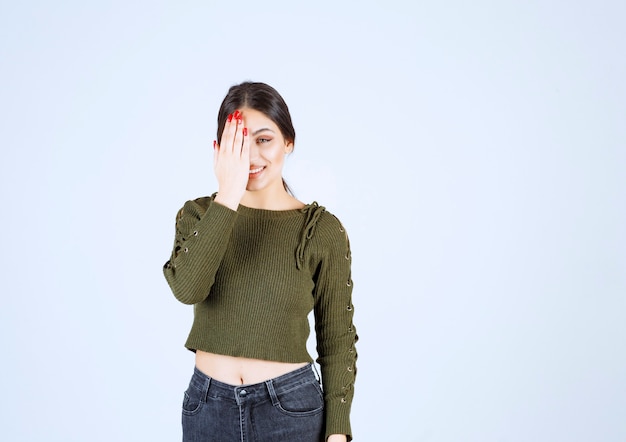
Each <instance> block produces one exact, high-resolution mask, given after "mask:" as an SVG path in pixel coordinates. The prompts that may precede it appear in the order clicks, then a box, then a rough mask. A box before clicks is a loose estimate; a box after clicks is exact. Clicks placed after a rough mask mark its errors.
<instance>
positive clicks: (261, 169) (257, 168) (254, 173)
mask: <svg viewBox="0 0 626 442" xmlns="http://www.w3.org/2000/svg"><path fill="white" fill-rule="evenodd" d="M263 169H265V166H261V167H256V168H254V169H250V172H249V173H250V175H256V174H258V173H260V172H262V171H263Z"/></svg>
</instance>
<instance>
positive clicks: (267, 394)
mask: <svg viewBox="0 0 626 442" xmlns="http://www.w3.org/2000/svg"><path fill="white" fill-rule="evenodd" d="M182 421H183V442H231V441H232V442H235V441H236V442H277V441H298V442H320V441H322V440H323V437H324V398H323V394H322V388H321V386H320V383H319V381H318V380H317V378H316V377H315V375H314V374H313V371H312V369H311V364H309V365H307V366H305V367H302V368H299V369H297V370H294V371H292V372H290V373H287V374H285V375H282V376H279V377H277V378H274V379H270V380H268V381H265V382H261V383H258V384H252V385H229V384H225V383H223V382H219V381H216V380H215V379H212V378H210V377H209V376H207V375H205V374H204V373H202V372H201V371H200V370H198V369H197V368H194V373H193V376H192V377H191V381H190V382H189V388H188V389H187V391H185V395H184V399H183V417H182Z"/></svg>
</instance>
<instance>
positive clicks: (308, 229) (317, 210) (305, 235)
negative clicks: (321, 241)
mask: <svg viewBox="0 0 626 442" xmlns="http://www.w3.org/2000/svg"><path fill="white" fill-rule="evenodd" d="M325 210H326V208H325V207H323V206H320V205H319V204H317V202H315V201H313V202H312V203H311V204H308V205H306V206H305V207H304V208H302V212H303V213H306V219H305V221H304V227H303V229H302V232H301V233H300V242H299V243H298V247H297V248H296V268H297V269H298V270H300V269H302V266H303V265H304V248H305V246H306V242H307V241H308V240H309V239H311V238H312V237H313V233H315V226H316V225H317V221H318V220H319V219H320V216H322V213H324V211H325Z"/></svg>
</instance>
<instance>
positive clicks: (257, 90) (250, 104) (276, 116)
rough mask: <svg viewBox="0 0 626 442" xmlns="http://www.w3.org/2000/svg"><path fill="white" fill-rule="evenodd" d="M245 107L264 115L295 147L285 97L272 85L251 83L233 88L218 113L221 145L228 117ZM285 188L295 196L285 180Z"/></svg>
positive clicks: (247, 82) (218, 131)
mask: <svg viewBox="0 0 626 442" xmlns="http://www.w3.org/2000/svg"><path fill="white" fill-rule="evenodd" d="M244 107H247V108H249V109H254V110H256V111H259V112H261V113H263V114H264V115H265V116H266V117H267V118H269V119H270V120H272V121H273V122H274V123H275V124H276V126H278V129H279V130H280V133H281V134H282V136H283V138H284V139H285V141H286V142H288V143H291V144H292V145H295V141H296V130H295V129H294V127H293V123H292V122H291V114H290V113H289V108H288V107H287V103H285V100H283V97H281V96H280V94H279V93H278V91H276V89H274V88H273V87H271V86H270V85H267V84H265V83H257V82H250V81H246V82H243V83H241V84H237V85H234V86H231V88H230V89H229V90H228V93H227V94H226V97H224V100H223V101H222V105H221V106H220V110H219V112H218V113H217V142H218V143H221V139H222V132H224V125H225V124H226V119H227V118H228V115H230V114H232V113H234V112H235V111H236V110H237V109H241V108H244ZM283 187H284V188H285V190H286V191H287V192H288V193H289V194H290V195H293V192H292V191H291V189H290V188H289V186H288V185H287V183H286V182H285V180H284V179H283Z"/></svg>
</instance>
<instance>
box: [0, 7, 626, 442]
mask: <svg viewBox="0 0 626 442" xmlns="http://www.w3.org/2000/svg"><path fill="white" fill-rule="evenodd" d="M625 17H626V7H625V6H624V3H623V2H621V1H617V0H615V1H593V2H592V1H588V0H587V1H585V0H583V1H576V2H572V1H565V0H561V1H558V0H555V1H539V0H531V1H508V2H507V1H504V2H503V1H496V0H490V1H489V0H482V1H481V0H478V1H473V2H463V1H458V0H457V1H442V2H425V1H413V2H409V1H397V0H387V1H385V2H382V1H380V2H374V1H360V2H356V1H355V2H343V3H340V2H331V1H328V2H324V1H322V2H319V1H318V2H301V3H299V2H295V1H290V2H287V1H285V2H277V1H273V2H272V1H268V2H260V1H221V2H219V3H218V2H214V1H192V0H181V1H176V2H174V1H169V2H164V1H107V2H104V1H101V2H90V1H67V0H66V1H62V2H52V1H49V2H43V1H24V2H9V1H3V2H2V6H0V64H1V69H0V88H1V89H0V145H1V148H2V156H1V160H0V161H1V165H0V172H1V185H2V187H1V198H2V200H1V201H2V205H1V207H2V217H1V221H0V222H1V223H2V224H1V226H0V227H1V230H0V231H1V235H2V237H1V240H2V243H1V245H2V250H3V252H2V253H1V254H0V272H1V277H2V286H1V293H2V308H1V309H0V348H1V357H2V361H3V362H2V364H1V365H0V373H1V376H0V407H1V409H0V439H2V440H6V441H64V442H66V441H173V440H180V424H179V420H180V403H181V400H182V392H183V390H184V388H185V386H186V384H187V382H188V379H189V376H190V375H191V370H192V367H193V358H192V354H191V353H190V352H188V351H187V350H185V349H184V348H183V343H184V340H185V338H186V335H187V332H188V329H189V326H190V324H191V322H190V321H191V315H192V310H191V308H190V307H188V306H184V305H182V304H179V303H178V302H177V301H176V300H175V299H174V297H173V296H172V295H171V293H170V291H169V288H168V286H167V284H166V282H165V279H164V278H163V276H162V270H161V268H162V265H163V263H164V262H165V261H166V260H167V258H168V256H169V253H170V247H171V245H172V242H173V235H174V216H175V214H176V211H177V210H178V209H179V207H181V206H182V204H183V203H184V201H185V200H187V199H191V198H195V197H198V196H202V195H208V194H210V193H212V192H213V191H215V190H216V181H215V179H214V177H213V173H212V147H211V146H212V140H213V139H214V138H215V130H216V122H215V119H216V113H217V109H218V107H219V104H220V102H221V100H222V98H223V97H224V95H225V93H226V91H227V89H228V87H229V86H231V85H232V84H235V83H238V82H241V81H243V80H255V81H264V82H267V83H269V84H271V85H272V86H274V87H275V88H276V89H278V91H279V92H280V93H281V94H282V95H283V96H284V98H285V99H286V101H287V103H288V104H289V106H290V109H291V111H292V116H293V120H294V124H295V126H296V131H297V140H296V150H295V152H294V154H293V155H292V156H291V157H290V158H289V160H288V162H287V169H286V172H285V173H286V177H287V180H288V182H289V183H290V185H291V186H292V187H293V189H294V190H295V192H296V194H297V196H298V197H299V198H300V199H301V200H303V201H305V202H311V201H313V200H316V201H318V202H319V203H320V204H322V205H324V206H326V207H327V208H328V210H330V211H331V212H333V213H334V214H336V215H337V216H338V217H339V218H340V219H341V220H342V221H343V223H344V224H345V225H346V227H347V228H348V232H349V233H350V239H351V243H352V250H353V257H354V261H353V266H354V268H353V277H354V280H355V291H354V302H355V305H356V310H355V312H356V314H355V322H356V325H357V328H358V332H359V335H360V338H361V340H360V342H359V345H358V350H359V374H358V379H357V385H356V387H357V393H356V398H355V402H354V406H353V430H354V434H355V440H356V441H395V440H407V441H420V442H422V441H424V442H425V441H428V442H457V441H462V442H464V441H476V442H491V441H494V442H505V441H506V442H518V441H519V442H522V441H523V442H528V441H550V442H553V441H568V442H571V441H611V442H612V441H615V442H617V441H620V442H623V441H625V440H626V424H625V423H624V413H625V411H626V351H625V350H626V320H625V316H626V233H625V227H624V226H626V178H625V173H624V171H625V169H626V124H625V123H626V86H625V84H626V83H625V81H624V78H626V61H625V60H626V59H625V54H626V31H625V30H626V27H625V26H624V19H625Z"/></svg>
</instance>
